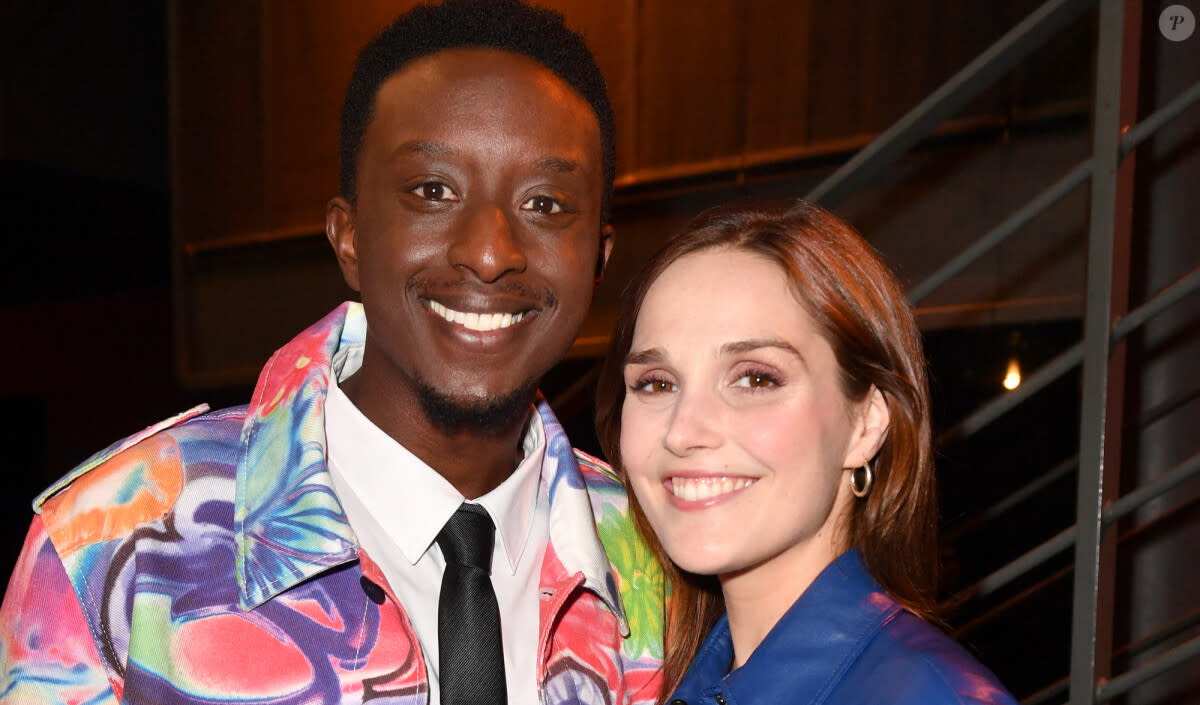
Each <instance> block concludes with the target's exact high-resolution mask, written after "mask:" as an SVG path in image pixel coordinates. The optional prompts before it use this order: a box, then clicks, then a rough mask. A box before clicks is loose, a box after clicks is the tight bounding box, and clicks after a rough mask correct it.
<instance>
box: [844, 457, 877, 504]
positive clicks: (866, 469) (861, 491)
mask: <svg viewBox="0 0 1200 705" xmlns="http://www.w3.org/2000/svg"><path fill="white" fill-rule="evenodd" d="M859 471H862V474H861V477H862V479H861V480H859V477H860V474H859ZM874 484H875V473H874V472H872V471H871V461H869V460H868V461H867V462H865V463H863V466H862V467H861V468H854V469H853V470H851V471H850V491H851V492H853V493H854V496H855V497H858V498H859V499H862V498H863V497H866V496H867V495H868V494H870V493H871V486H872V485H874Z"/></svg>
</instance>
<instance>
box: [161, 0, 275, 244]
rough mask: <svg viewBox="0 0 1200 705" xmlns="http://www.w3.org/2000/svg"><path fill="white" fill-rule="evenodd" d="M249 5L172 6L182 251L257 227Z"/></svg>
mask: <svg viewBox="0 0 1200 705" xmlns="http://www.w3.org/2000/svg"><path fill="white" fill-rule="evenodd" d="M260 19H261V16H260V14H259V8H258V7H257V4H256V3H250V2H247V3H229V2H222V1H221V0H187V1H186V2H174V3H172V5H171V20H170V30H169V31H170V33H171V36H170V47H169V52H170V63H171V77H170V81H171V88H170V91H171V93H170V95H171V107H170V122H171V128H170V133H171V134H170V143H171V190H172V192H173V193H172V198H173V204H172V210H173V218H172V220H173V226H174V230H175V237H176V238H178V239H179V241H180V242H181V243H183V244H184V245H185V246H186V245H187V244H190V243H198V242H205V241H212V240H226V239H230V238H236V237H238V236H240V235H245V234H248V233H255V232H258V231H260V230H261V229H262V227H263V223H264V218H263V209H264V204H265V200H264V194H263V159H262V117H261V114H260V113H259V111H258V110H257V106H258V105H259V103H260V99H261V95H262V86H261V85H260V84H259V71H258V66H259V40H260V36H261V33H260V30H261V27H260V24H259V23H260Z"/></svg>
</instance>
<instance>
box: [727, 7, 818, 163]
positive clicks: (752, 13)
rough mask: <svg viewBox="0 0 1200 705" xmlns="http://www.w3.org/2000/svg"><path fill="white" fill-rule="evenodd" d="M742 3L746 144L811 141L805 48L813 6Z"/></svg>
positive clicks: (762, 147) (760, 146)
mask: <svg viewBox="0 0 1200 705" xmlns="http://www.w3.org/2000/svg"><path fill="white" fill-rule="evenodd" d="M819 2H820V0H761V1H760V2H751V3H746V5H745V11H746V42H745V47H746V49H745V54H746V55H745V61H746V73H745V86H746V96H745V106H744V110H745V126H746V139H745V147H746V151H747V152H749V153H755V152H774V151H779V150H787V149H789V148H791V149H794V148H796V147H797V146H801V145H806V144H808V143H809V138H810V136H809V133H808V130H809V125H808V111H809V103H810V101H811V100H812V99H813V98H812V93H811V91H810V89H809V70H810V66H809V63H810V62H809V52H810V46H811V43H812V38H811V31H812V13H813V4H814V3H819Z"/></svg>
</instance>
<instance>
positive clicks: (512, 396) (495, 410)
mask: <svg viewBox="0 0 1200 705" xmlns="http://www.w3.org/2000/svg"><path fill="white" fill-rule="evenodd" d="M536 390H537V380H536V379H530V380H526V382H525V383H524V384H522V385H521V386H519V387H517V388H516V389H514V390H513V391H511V392H509V393H508V394H504V395H502V396H495V397H488V398H486V399H481V400H474V399H472V400H464V399H458V398H455V397H451V396H449V395H446V394H443V393H442V392H441V391H439V390H437V389H434V388H433V387H431V386H429V385H428V384H426V383H425V382H424V381H423V380H418V381H417V398H418V400H419V401H420V403H421V409H422V410H423V411H424V412H425V418H427V419H429V421H430V423H432V424H433V426H434V427H435V428H437V429H438V430H439V431H443V432H445V433H447V434H458V433H481V434H484V435H499V434H501V433H503V432H504V431H505V430H507V429H510V428H511V427H512V426H513V425H514V424H523V423H524V422H525V419H526V417H527V416H528V415H529V405H530V404H531V403H532V402H533V397H534V393H535V392H536Z"/></svg>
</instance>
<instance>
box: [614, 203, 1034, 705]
mask: <svg viewBox="0 0 1200 705" xmlns="http://www.w3.org/2000/svg"><path fill="white" fill-rule="evenodd" d="M597 426H598V431H599V438H600V441H601V443H602V445H603V446H604V449H605V452H606V453H607V454H608V455H609V458H610V459H611V460H613V462H614V464H615V465H617V466H618V467H619V468H620V469H621V470H622V472H623V473H624V474H625V475H626V477H627V479H628V482H629V485H630V487H631V489H632V490H633V495H631V500H634V499H636V502H633V504H634V507H635V515H636V516H637V518H638V521H639V525H640V526H641V528H642V530H643V531H644V532H645V533H646V534H647V536H648V538H649V540H650V544H651V545H652V546H653V547H654V548H655V550H656V551H657V552H658V553H659V555H660V557H661V558H662V559H663V562H664V565H667V566H668V567H669V568H670V573H671V580H672V583H673V589H674V597H673V598H672V605H671V609H670V615H669V627H668V639H667V652H666V666H665V678H664V690H663V693H662V695H663V698H662V701H664V702H665V701H666V700H667V699H668V697H667V696H668V695H669V696H670V701H671V702H672V703H676V702H680V703H699V702H703V703H710V702H714V703H723V702H727V701H728V702H738V703H742V704H743V705H751V704H753V703H774V702H784V701H787V702H821V703H841V702H863V701H870V702H892V703H906V704H907V703H913V704H915V703H941V702H947V703H949V702H980V703H1010V702H1012V699H1011V696H1010V695H1009V694H1008V693H1007V692H1006V691H1005V690H1004V688H1003V687H1002V686H1001V685H1000V684H999V683H998V682H997V681H996V680H995V678H994V677H993V676H992V675H991V674H990V673H989V672H988V671H987V669H986V668H984V667H983V666H982V665H980V664H979V663H978V662H977V661H975V660H974V659H973V658H972V657H971V656H969V655H968V654H967V653H966V652H965V651H964V650H962V649H961V648H960V647H959V646H958V645H956V644H955V643H954V642H953V641H952V640H950V639H949V638H948V637H947V636H945V635H944V634H942V633H941V632H940V631H938V630H937V629H936V628H935V627H933V626H931V625H930V624H929V623H928V621H926V620H928V619H930V618H931V614H932V606H933V590H934V587H935V572H936V570H935V568H936V566H935V545H936V544H935V535H934V533H935V531H936V516H935V512H936V508H935V488H934V476H933V469H932V461H931V452H930V430H929V428H930V421H929V401H928V389H927V383H926V378H925V370H924V357H923V355H922V352H921V345H920V336H919V333H918V331H917V328H916V324H915V323H914V321H913V317H912V313H911V311H910V310H909V307H908V304H907V302H906V300H905V298H904V295H903V291H902V290H901V288H900V286H899V284H898V283H897V281H896V279H895V277H894V276H893V275H892V273H891V272H890V271H889V270H888V269H887V267H886V266H885V265H884V264H883V262H882V261H881V260H880V259H879V257H878V256H877V255H876V254H875V252H874V251H873V250H872V248H871V246H870V245H869V244H867V243H866V241H864V240H863V239H862V238H861V237H860V236H859V235H858V234H857V233H856V232H854V230H853V229H852V228H851V227H850V226H848V225H847V224H845V223H844V222H842V221H841V220H839V219H838V218H837V217H835V216H833V215H832V214H830V213H828V212H827V211H824V210H823V209H821V208H819V207H817V206H814V205H811V204H807V203H804V202H800V203H797V204H795V205H793V206H791V207H790V208H787V209H783V210H765V209H764V210H756V209H747V208H740V209H724V210H718V211H714V212H711V213H708V214H705V215H703V216H701V217H700V218H699V219H698V220H697V221H695V222H694V223H693V224H692V225H691V226H689V227H688V228H687V229H686V230H685V232H684V233H682V234H681V235H680V236H678V237H676V238H675V239H673V240H671V241H670V242H669V243H668V244H667V246H666V247H665V248H664V249H663V250H662V251H661V252H660V253H659V254H658V255H656V256H655V258H654V259H653V260H652V261H651V262H650V263H649V265H648V266H647V268H646V269H645V270H644V271H643V273H642V274H641V275H640V277H639V278H638V279H636V280H635V281H634V282H633V284H631V287H630V289H629V291H628V295H627V296H626V297H625V302H624V309H623V311H622V315H621V318H620V322H619V324H618V329H617V331H616V334H615V335H614V337H613V342H612V347H611V348H610V351H609V357H608V359H607V360H606V362H605V367H604V371H603V373H602V375H601V379H600V382H599V386H598V389H597ZM722 613H724V614H722ZM693 659H695V660H693ZM689 664H690V665H689ZM781 667H787V670H786V671H781V670H780V669H781ZM781 673H787V674H788V675H786V676H781ZM868 673H869V674H870V677H869V678H868V677H866V676H867V674H868Z"/></svg>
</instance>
